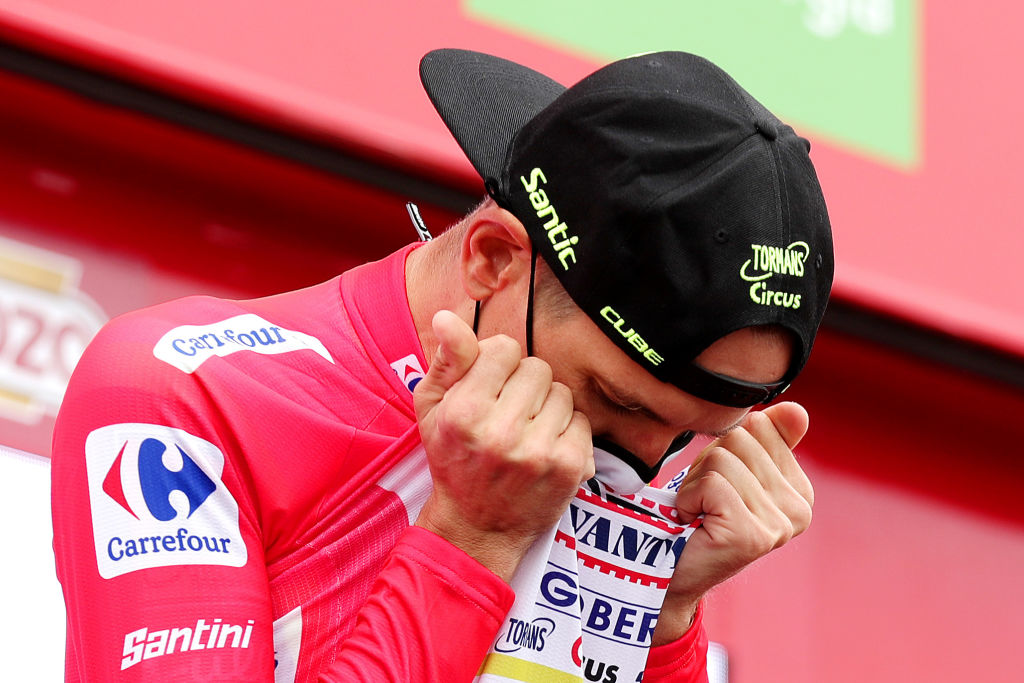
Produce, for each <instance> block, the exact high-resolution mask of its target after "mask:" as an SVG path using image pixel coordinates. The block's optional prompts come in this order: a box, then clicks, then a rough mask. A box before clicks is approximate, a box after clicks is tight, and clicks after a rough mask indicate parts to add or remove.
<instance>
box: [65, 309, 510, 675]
mask: <svg viewBox="0 0 1024 683" xmlns="http://www.w3.org/2000/svg"><path fill="white" fill-rule="evenodd" d="M159 315H160V314H159V312H158V313H157V314H154V313H152V312H150V313H147V314H145V315H141V316H136V315H134V314H132V315H130V316H129V317H128V318H127V319H118V320H116V321H114V322H113V323H111V324H110V325H108V326H107V327H106V328H104V329H103V330H102V331H101V332H100V334H99V335H98V336H97V338H96V339H95V340H94V342H93V343H92V344H91V345H90V346H89V348H88V349H87V351H86V353H85V355H84V356H83V358H82V360H81V361H80V362H79V365H78V366H77V368H76V370H75V373H74V376H73V377H72V381H71V383H70V385H69V388H68V391H67V393H66V395H65V400H64V403H63V405H62V408H61V412H60V414H59V416H58V420H57V424H56V426H55V430H54V442H53V450H52V453H53V456H52V514H53V523H54V552H55V556H56V564H57V574H58V578H59V580H60V582H61V584H62V588H63V591H64V596H65V603H66V607H67V657H66V680H68V681H106V680H118V681H159V680H218V681H238V682H242V681H244V682H246V683H251V682H256V681H258V682H263V683H267V682H269V681H273V680H275V668H276V667H277V666H278V664H279V660H281V657H279V656H278V655H279V653H276V652H275V647H274V632H275V624H274V618H275V613H274V607H273V600H272V597H271V589H270V579H269V576H268V569H267V565H268V557H269V556H270V554H271V553H273V552H277V551H276V548H277V547H278V545H275V543H277V544H280V543H281V538H282V536H283V534H284V529H283V524H282V523H281V522H280V519H281V515H282V511H284V510H287V511H288V512H289V514H291V513H293V512H295V510H296V509H298V508H301V509H306V510H309V511H310V514H313V515H314V518H311V523H313V522H315V511H316V509H317V504H316V502H315V501H314V502H311V500H312V499H313V498H315V494H310V497H309V498H303V499H299V498H297V496H298V495H300V493H299V492H300V490H305V489H308V487H307V486H304V485H302V483H303V482H309V481H312V480H315V479H316V478H317V475H316V473H315V472H313V473H311V472H310V471H309V470H310V466H311V464H310V463H306V465H308V466H305V467H303V468H300V469H301V470H302V471H299V470H297V469H295V468H291V469H274V468H275V467H278V468H280V467H281V466H282V465H281V463H282V462H288V461H287V460H285V461H281V460H280V459H279V460H276V461H267V462H264V461H262V460H260V456H259V454H258V451H259V449H258V448H252V447H251V445H252V444H251V439H249V438H243V436H244V435H248V436H251V434H249V432H248V431H247V429H248V428H247V427H245V426H244V424H245V422H246V421H250V422H252V421H255V422H259V423H261V424H263V425H264V427H265V428H263V429H262V430H261V431H260V432H259V434H260V435H262V436H264V437H265V438H264V439H263V440H264V441H268V440H269V441H279V442H280V443H291V444H294V442H295V439H294V438H293V439H291V441H290V442H289V441H288V440H287V439H285V438H283V437H282V438H280V439H275V438H273V437H274V434H273V433H269V432H268V431H267V429H269V427H266V425H269V424H271V423H273V424H275V425H276V426H275V427H273V428H274V429H280V430H285V431H288V430H290V431H291V432H294V431H295V429H296V427H297V425H298V424H299V423H297V422H294V423H293V422H287V421H284V420H282V419H281V414H280V412H276V413H275V412H274V410H275V409H278V408H281V407H282V406H283V404H274V405H266V404H262V403H256V402H255V398H254V395H255V392H254V391H245V387H244V386H242V381H243V378H241V377H234V376H232V378H231V379H232V380H233V382H224V381H219V382H217V383H214V382H213V381H211V380H210V375H209V374H206V375H203V374H201V373H198V374H195V373H191V372H185V371H183V370H182V369H181V368H180V367H178V368H175V367H172V366H171V365H168V364H167V363H166V362H164V361H161V360H159V359H158V358H155V357H154V351H153V349H154V339H157V338H161V335H162V334H163V331H164V330H166V329H167V327H168V325H169V324H180V320H174V319H171V320H160V319H159ZM154 316H156V318H158V319H157V320H156V322H154V320H153V318H154ZM198 339H200V341H202V339H201V338H198ZM215 341H216V340H215V339H213V338H212V337H211V338H210V339H208V340H207V343H208V344H210V345H213V344H214V343H215ZM190 343H193V345H194V340H193V342H190ZM192 348H193V347H189V348H188V349H187V350H192ZM301 353H307V354H311V353H313V352H312V351H308V350H305V351H301ZM310 357H311V358H318V357H319V356H316V355H315V354H314V355H313V356H310ZM256 360H259V359H258V358H256V357H255V356H253V357H250V361H252V362H255V361H256ZM213 362H214V361H212V360H211V361H209V363H211V364H212V363H213ZM246 362H247V363H248V362H249V361H246ZM209 367H210V365H206V366H204V368H205V369H209ZM245 367H246V368H247V369H252V368H254V367H256V366H255V365H246V366H245ZM275 371H276V369H275ZM224 392H227V394H225V393H224ZM231 402H235V403H234V404H233V406H229V404H230V403H231ZM271 415H273V416H274V419H270V417H271ZM279 422H280V423H281V424H280V425H277V423H279ZM292 436H294V434H292ZM243 444H248V445H243ZM301 450H302V449H299V451H300V452H301ZM322 459H323V458H321V460H322ZM314 460H317V459H316V458H313V459H312V460H311V462H312V461H314ZM267 468H270V470H271V471H270V472H269V473H268V472H267V471H266V470H267ZM297 482H298V483H297ZM281 491H288V492H289V493H288V494H287V495H284V494H282V493H281ZM275 496H276V497H275ZM291 531H292V532H293V533H294V534H296V535H301V534H299V532H296V530H294V529H292V530H291ZM308 580H310V581H312V580H315V577H310V578H309V579H308ZM513 600H514V595H513V592H512V590H511V588H509V587H508V585H507V584H505V583H504V582H503V581H502V580H501V579H500V578H499V577H497V576H496V575H494V574H492V573H491V572H489V571H488V570H487V569H486V568H484V567H483V566H482V565H480V564H479V563H477V562H476V561H475V560H473V559H472V558H470V557H469V556H468V555H465V554H464V553H463V552H462V551H460V550H458V549H457V548H455V547H454V546H452V545H451V544H449V543H448V542H447V541H444V540H443V539H441V538H439V537H437V536H435V535H433V534H431V533H429V532H427V531H425V530H423V529H419V528H415V527H412V528H409V529H407V530H406V531H405V532H404V533H402V534H401V536H400V537H399V541H398V544H397V546H396V547H395V548H394V549H393V550H392V551H391V553H390V554H389V555H388V556H387V560H386V561H385V563H384V566H383V568H382V570H381V571H380V572H379V574H378V575H377V578H376V582H375V583H374V584H373V588H372V589H371V592H370V595H369V597H368V598H367V600H366V602H365V603H364V604H363V606H362V607H361V608H359V611H358V613H357V614H356V616H355V618H354V622H353V623H354V625H353V627H352V629H351V631H350V632H349V633H348V636H347V639H346V640H345V641H344V642H342V643H340V644H338V645H337V646H336V647H337V648H338V650H337V653H336V656H334V657H331V661H332V662H333V663H332V664H331V666H330V667H329V670H328V671H326V672H315V671H312V670H311V669H309V667H308V666H307V665H302V666H300V667H299V669H300V670H301V671H302V672H303V673H302V678H303V679H304V680H313V679H314V678H315V677H316V676H317V675H318V674H319V675H320V676H321V680H327V681H422V680H444V681H458V680H466V681H469V680H472V678H473V676H474V675H475V674H476V671H477V668H478V667H479V666H480V663H481V662H482V661H483V658H484V656H485V654H486V651H487V649H488V647H489V645H490V643H491V641H493V639H494V637H495V635H496V633H497V631H498V629H499V627H500V625H501V622H502V620H503V619H504V616H505V614H506V613H507V611H508V610H509V609H510V607H511V604H512V602H513ZM308 627H309V628H314V627H315V626H314V625H313V624H309V625H308Z"/></svg>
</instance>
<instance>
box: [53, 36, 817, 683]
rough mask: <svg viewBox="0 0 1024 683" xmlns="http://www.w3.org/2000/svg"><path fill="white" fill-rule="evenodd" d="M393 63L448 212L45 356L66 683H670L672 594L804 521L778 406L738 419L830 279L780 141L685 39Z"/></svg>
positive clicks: (791, 146)
mask: <svg viewBox="0 0 1024 683" xmlns="http://www.w3.org/2000/svg"><path fill="white" fill-rule="evenodd" d="M421 76H422V78H423V82H424V85H425V87H426V89H427V92H428V94H429V95H430V97H431V100H432V101H433V102H434V104H435V106H436V107H437V109H438V111H439V113H440V114H441V116H442V118H443V119H444V120H445V122H446V124H447V125H448V126H449V128H450V129H451V130H452V132H453V134H454V136H455V137H456V139H457V141H458V142H459V144H460V145H461V146H462V147H463V149H464V150H465V151H466V153H467V155H468V156H469V158H470V160H471V161H472V162H473V164H474V166H475V167H476V168H477V170H478V171H479V172H480V173H481V177H482V178H483V180H484V183H485V186H486V187H487V190H488V194H489V197H488V199H487V200H485V201H484V202H483V203H482V204H481V205H480V206H478V207H477V208H476V209H475V210H474V211H473V212H471V213H470V214H469V215H468V216H467V217H466V218H465V219H464V220H463V221H461V222H460V223H459V224H458V225H457V226H454V227H453V228H452V229H450V230H449V231H448V232H446V233H445V234H444V235H442V236H440V237H439V238H438V239H437V240H434V241H430V242H426V243H424V244H420V245H410V246H409V247H406V248H405V249H403V250H401V251H399V252H397V253H396V254H393V255H392V256H390V257H388V258H387V259H385V260H383V261H381V262H378V263H375V264H369V265H367V266H363V267H361V268H358V269H355V270H353V271H350V272H348V273H346V274H344V275H342V276H341V277H340V278H337V279H335V280H332V281H331V282H328V283H325V284H323V285H319V286H316V287H312V288H309V289H307V290H302V291H300V292H293V293H289V294H284V295H280V296H278V297H270V298H267V299H261V300H255V301H247V302H235V301H223V300H215V299H210V298H203V297H196V298H191V299H186V300H182V301H177V302H171V303H168V304H164V305H161V306H156V307H153V308H151V309H148V310H146V311H142V312H138V313H133V314H130V315H128V316H124V317H122V318H120V319H118V320H116V321H114V322H112V323H111V324H110V325H109V326H108V327H107V328H105V329H104V330H103V331H102V332H101V333H100V335H99V336H98V337H97V339H96V341H95V342H94V343H93V344H92V345H91V346H90V349H89V350H88V351H87V353H86V355H85V356H84V357H83V360H82V361H81V363H80V365H79V367H78V368H77V369H76V372H75V376H74V378H73V380H72V383H71V386H70V387H69V389H68V392H67V395H66V399H65V404H64V408H63V409H62V412H61V415H60V417H59V420H58V424H57V428H56V431H55V436H54V449H53V452H54V459H53V485H54V493H53V501H54V503H53V508H54V529H55V551H56V555H57V565H58V574H59V577H60V579H61V581H62V583H63V586H64V590H65V595H66V600H67V604H68V657H67V678H68V679H69V680H107V679H115V678H116V679H119V680H122V679H123V680H168V679H180V678H190V677H191V678H196V679H202V680H239V681H243V680H244V681H250V680H270V678H271V676H272V675H273V676H274V678H275V679H276V680H277V681H282V680H289V681H291V680H301V681H307V680H338V681H341V680H346V681H347V680H368V681H376V680H412V681H419V680H441V681H457V680H470V679H472V678H473V677H474V676H476V675H480V676H481V677H482V678H483V679H486V680H535V679H537V678H545V679H548V678H551V679H553V680H557V679H558V676H570V677H575V679H580V678H586V679H589V680H609V681H613V680H637V679H638V678H639V677H640V675H641V674H642V675H643V679H644V680H645V681H659V680H666V681H668V680H672V681H691V680H702V679H703V678H704V677H705V673H704V668H705V658H706V638H705V636H704V632H703V627H702V625H701V608H700V603H701V598H702V596H703V595H704V594H705V593H706V592H707V591H708V590H709V589H711V588H712V587H713V586H715V585H717V584H719V583H721V582H722V581H724V580H725V579H727V578H728V577H729V576H731V575H733V574H734V573H736V572H737V571H739V570H741V569H742V568H743V567H744V566H746V565H747V564H749V563H750V562H752V561H754V560H755V559H757V558H758V557H761V556H762V555H764V554H766V553H767V552H769V551H771V550H772V549H774V548H776V547H778V546H780V545H782V544H783V543H785V542H786V541H787V540H789V539H790V538H791V537H792V536H794V535H796V534H799V533H801V532H802V531H803V530H804V529H805V528H806V527H807V525H808V524H809V522H810V516H811V506H812V503H813V493H812V489H811V486H810V483H809V482H808V480H807V478H806V477H805V476H804V474H803V472H802V471H801V469H800V467H799V465H798V464H797V462H796V460H795V458H794V456H793V453H792V449H793V448H794V447H795V446H796V444H797V443H798V442H799V440H800V439H801V437H802V436H803V434H804V432H805V431H806V428H807V416H806V413H805V412H804V411H803V409H802V408H800V407H799V406H797V405H795V404H791V403H781V404H777V405H773V406H770V407H768V408H766V409H765V410H763V411H761V412H753V413H751V412H749V410H750V408H751V407H752V406H753V405H755V404H757V403H760V402H767V401H770V400H772V399H773V398H775V397H776V396H777V395H778V394H779V393H780V392H781V391H782V390H784V389H785V387H786V386H788V384H789V383H790V382H791V381H792V380H793V378H794V377H795V376H796V374H797V373H798V372H799V371H800V369H801V368H802V367H803V365H804V363H805V362H806V360H807V357H808V355H809V353H810V349H811V345H812V343H813V339H814V336H815V333H816V330H817V327H818V324H819V322H820V320H821V316H822V314H823V312H824V307H825V303H826V300H827V297H828V292H829V288H830V285H831V279H832V247H831V237H830V229H829V225H828V219H827V215H826V212H825V205H824V202H823V200H822V198H821V193H820V189H819V187H818V183H817V179H816V177H815V175H814V171H813V168H812V166H811V164H810V161H809V159H808V157H807V149H808V146H807V144H806V142H805V141H803V140H802V139H800V138H798V137H797V136H796V135H795V134H794V133H793V131H792V130H791V129H790V128H788V127H786V126H784V125H783V124H782V123H781V122H779V121H778V120H777V119H776V118H775V117H774V116H772V115H771V114H770V113H769V112H768V111H767V110H765V109H764V108H763V107H762V106H761V105H760V104H758V103H757V102H756V101H755V100H754V99H753V98H752V97H750V95H748V94H747V93H746V92H745V91H743V90H742V89H741V88H740V87H739V86H738V85H736V84H735V82H734V81H732V80H731V79H730V78H729V77H728V76H727V75H725V74H724V73H723V72H721V71H720V70H719V69H717V68H716V67H714V66H713V65H711V64H710V63H708V62H706V61H705V60H702V59H699V58H696V57H694V56H692V55H687V54H683V53H658V54H652V55H644V56H640V57H636V58H632V59H628V60H623V61H620V62H616V63H614V64H612V65H609V66H608V67H605V68H604V69H602V70H599V71H598V72H596V73H595V74H593V75H592V76H590V77H588V78H587V79H584V80H583V81H581V82H580V83H579V84H577V85H575V86H573V87H572V88H570V89H568V90H566V89H565V88H563V87H562V86H560V85H558V84H557V83H554V82H553V81H551V80H550V79H547V78H546V77H544V76H542V75H540V74H538V73H536V72H533V71H531V70H528V69H525V68H523V67H521V66H518V65H515V64H512V63H510V62H507V61H504V60H500V59H496V58H494V57H489V56H487V55H481V54H478V53H472V52H466V51H461V50H439V51H435V52H432V53H430V54H428V55H427V56H426V57H425V58H424V60H423V62H422V64H421ZM425 367H428V368H429V369H428V370H427V371H426V372H424V370H423V369H424V368H425ZM413 390H414V391H413ZM694 432H701V433H707V434H712V435H716V436H717V437H718V438H717V440H716V441H714V442H713V443H712V445H711V446H709V447H708V448H707V449H705V450H704V451H703V452H702V453H701V454H700V455H699V456H698V457H697V458H696V460H695V462H694V463H693V464H692V466H691V467H690V469H689V471H688V473H687V475H686V477H685V478H684V479H680V480H679V481H676V482H674V484H673V486H672V487H671V489H672V490H671V491H664V490H660V489H655V488H653V487H650V486H648V485H647V482H649V481H650V480H651V479H652V478H653V476H654V475H655V474H656V473H657V471H658V468H659V467H660V466H661V464H662V463H663V462H664V460H665V458H666V457H667V456H668V455H671V454H674V453H676V452H677V451H679V449H680V448H681V447H682V446H683V445H685V443H686V442H687V441H688V440H689V437H690V436H692V435H693V433H694ZM86 510H88V512H86ZM510 586H512V587H514V590H513V588H512V587H510ZM659 607H660V610H659ZM318 677H319V678H318Z"/></svg>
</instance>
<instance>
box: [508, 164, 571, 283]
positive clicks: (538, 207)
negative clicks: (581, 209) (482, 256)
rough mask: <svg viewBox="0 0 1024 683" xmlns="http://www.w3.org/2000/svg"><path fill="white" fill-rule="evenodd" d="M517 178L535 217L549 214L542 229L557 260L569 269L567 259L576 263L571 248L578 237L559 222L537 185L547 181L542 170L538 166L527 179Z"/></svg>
mask: <svg viewBox="0 0 1024 683" xmlns="http://www.w3.org/2000/svg"><path fill="white" fill-rule="evenodd" d="M519 180H520V182H522V183H523V187H524V188H526V191H527V192H529V193H530V204H531V205H532V206H533V210H534V211H536V212H537V218H544V217H545V216H550V218H549V219H548V221H547V223H545V224H544V229H545V230H547V233H548V240H549V241H550V242H551V246H552V248H553V249H554V250H555V253H556V254H558V260H559V262H560V263H561V264H562V267H563V268H565V269H566V270H569V263H567V261H569V260H571V261H572V262H573V263H576V252H575V251H573V249H572V248H573V245H576V244H579V241H580V238H579V237H577V236H576V235H570V234H569V232H568V230H569V226H567V225H566V224H565V222H564V221H562V222H560V221H559V220H558V212H557V211H556V210H555V205H554V204H552V203H551V200H550V199H549V198H548V193H547V192H545V191H544V190H543V189H541V188H539V187H538V185H539V184H540V183H545V184H546V183H547V182H548V179H547V177H545V175H544V171H542V170H541V169H540V168H535V169H533V170H532V171H530V179H529V180H527V179H526V176H519Z"/></svg>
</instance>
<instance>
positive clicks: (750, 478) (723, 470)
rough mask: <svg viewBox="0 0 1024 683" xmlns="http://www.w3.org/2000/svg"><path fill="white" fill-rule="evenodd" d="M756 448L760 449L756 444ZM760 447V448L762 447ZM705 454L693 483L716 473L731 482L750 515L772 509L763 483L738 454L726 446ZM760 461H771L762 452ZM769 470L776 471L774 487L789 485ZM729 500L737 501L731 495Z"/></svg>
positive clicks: (720, 511)
mask: <svg viewBox="0 0 1024 683" xmlns="http://www.w3.org/2000/svg"><path fill="white" fill-rule="evenodd" d="M737 431H738V430H737ZM750 441H753V439H750ZM754 445H755V446H757V444H756V442H755V444H754ZM757 447H758V448H760V447H759V446H757ZM702 455H703V456H704V457H703V458H702V459H701V462H700V464H699V466H698V469H697V471H696V472H694V473H693V474H694V480H697V481H699V480H700V479H702V478H707V477H708V475H709V473H714V474H716V475H718V476H719V477H720V478H721V479H722V481H724V482H727V483H728V485H729V486H730V487H731V488H732V492H733V493H734V494H735V496H736V497H738V499H739V501H740V502H742V504H743V506H744V507H745V508H746V509H747V510H749V511H750V512H751V513H753V514H755V515H757V514H764V513H766V512H767V511H768V510H769V509H770V508H771V507H772V504H771V501H770V499H769V495H768V493H767V491H766V490H765V485H764V482H763V480H762V479H761V478H759V477H758V476H757V474H756V473H755V472H754V471H753V470H752V469H751V467H750V465H749V463H747V462H745V461H744V460H742V459H741V458H740V457H739V456H737V455H736V453H735V451H733V450H731V449H729V448H726V447H725V446H724V445H717V446H711V447H709V448H707V449H706V450H705V452H704V453H703V454H702ZM761 459H762V460H768V457H767V455H765V454H764V453H762V454H761ZM769 467H771V469H773V470H775V473H774V479H775V480H777V481H776V482H774V484H775V486H777V487H784V486H786V485H785V484H784V483H779V482H781V480H782V477H781V476H780V475H779V472H778V470H777V469H775V467H774V466H772V465H769ZM718 483H720V482H718ZM729 500H731V501H735V498H733V497H732V496H730V499H729ZM705 502H706V501H705ZM713 502H714V501H713V500H712V503H713ZM688 512H691V513H693V512H694V511H693V510H688ZM697 512H705V513H707V514H712V515H716V514H721V513H722V512H723V511H722V510H716V509H714V508H704V509H702V510H699V511H697Z"/></svg>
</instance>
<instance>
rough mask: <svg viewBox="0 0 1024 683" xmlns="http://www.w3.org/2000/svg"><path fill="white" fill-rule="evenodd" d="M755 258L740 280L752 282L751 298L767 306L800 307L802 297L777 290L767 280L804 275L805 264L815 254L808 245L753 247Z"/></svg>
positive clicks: (743, 270) (748, 261)
mask: <svg viewBox="0 0 1024 683" xmlns="http://www.w3.org/2000/svg"><path fill="white" fill-rule="evenodd" d="M750 248H751V249H752V250H753V253H754V255H753V257H752V258H749V259H747V260H746V261H744V262H743V265H742V266H740V278H741V279H743V280H745V281H747V282H752V283H754V284H752V285H751V286H750V298H751V300H752V301H753V302H754V303H756V304H762V305H764V306H782V307H783V308H792V309H793V310H796V309H798V308H800V295H799V294H793V293H791V292H782V291H773V290H771V289H769V288H768V285H767V283H765V280H767V279H768V278H770V277H771V276H772V275H792V276H793V277H801V278H802V277H803V276H804V264H805V263H806V262H807V257H808V255H809V254H810V252H811V248H810V246H808V244H807V242H793V243H792V244H790V245H789V246H788V247H786V248H785V249H783V248H782V247H772V246H768V245H766V244H751V245H750Z"/></svg>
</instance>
